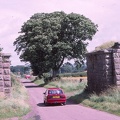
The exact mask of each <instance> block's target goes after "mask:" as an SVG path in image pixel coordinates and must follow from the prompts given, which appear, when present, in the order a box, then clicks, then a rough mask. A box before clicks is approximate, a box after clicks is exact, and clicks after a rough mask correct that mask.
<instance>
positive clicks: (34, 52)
mask: <svg viewBox="0 0 120 120" xmlns="http://www.w3.org/2000/svg"><path fill="white" fill-rule="evenodd" d="M96 32H97V25H95V24H94V23H93V22H92V21H91V20H90V19H88V18H86V17H84V16H83V15H79V14H76V13H70V14H66V13H64V12H53V13H37V14H34V15H33V16H32V17H31V18H30V19H29V20H28V21H27V22H25V23H24V25H23V26H22V28H21V32H20V33H21V35H20V36H19V37H18V38H17V39H16V41H15V42H14V45H15V46H16V49H15V51H16V52H17V53H18V54H19V53H21V55H20V59H21V60H22V61H28V62H30V64H31V68H32V70H33V72H34V74H35V75H39V76H41V75H42V74H43V73H45V72H49V71H50V70H51V69H52V70H53V76H56V74H57V73H58V70H59V68H60V66H61V65H62V64H63V61H64V59H72V58H75V59H76V60H79V61H83V59H84V57H85V53H86V51H87V50H86V46H87V45H88V43H87V42H86V40H92V37H93V35H94V34H95V33H96Z"/></svg>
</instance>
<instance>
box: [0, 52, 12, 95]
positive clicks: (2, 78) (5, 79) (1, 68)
mask: <svg viewBox="0 0 120 120" xmlns="http://www.w3.org/2000/svg"><path fill="white" fill-rule="evenodd" d="M9 58H10V54H5V53H0V95H3V96H6V97H7V96H10V93H11V78H10V60H9Z"/></svg>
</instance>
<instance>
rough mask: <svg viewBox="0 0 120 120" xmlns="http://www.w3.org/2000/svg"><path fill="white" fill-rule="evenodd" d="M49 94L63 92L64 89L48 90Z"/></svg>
mask: <svg viewBox="0 0 120 120" xmlns="http://www.w3.org/2000/svg"><path fill="white" fill-rule="evenodd" d="M48 94H63V91H62V90H48Z"/></svg>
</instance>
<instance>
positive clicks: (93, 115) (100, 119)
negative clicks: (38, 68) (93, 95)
mask: <svg viewBox="0 0 120 120" xmlns="http://www.w3.org/2000/svg"><path fill="white" fill-rule="evenodd" d="M21 82H22V83H23V84H24V86H25V87H26V88H27V90H28V92H29V95H30V102H31V105H32V112H31V113H29V115H27V117H26V118H25V117H24V120H120V117H118V116H115V115H112V114H109V113H106V112H102V111H98V110H95V109H91V108H88V107H84V106H81V105H77V104H72V103H69V102H68V103H67V105H65V106H61V105H55V106H44V104H43V93H44V92H45V88H43V87H38V86H37V85H35V84H34V83H32V82H31V81H29V80H27V79H21Z"/></svg>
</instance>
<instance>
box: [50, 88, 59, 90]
mask: <svg viewBox="0 0 120 120" xmlns="http://www.w3.org/2000/svg"><path fill="white" fill-rule="evenodd" d="M48 90H61V88H48Z"/></svg>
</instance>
